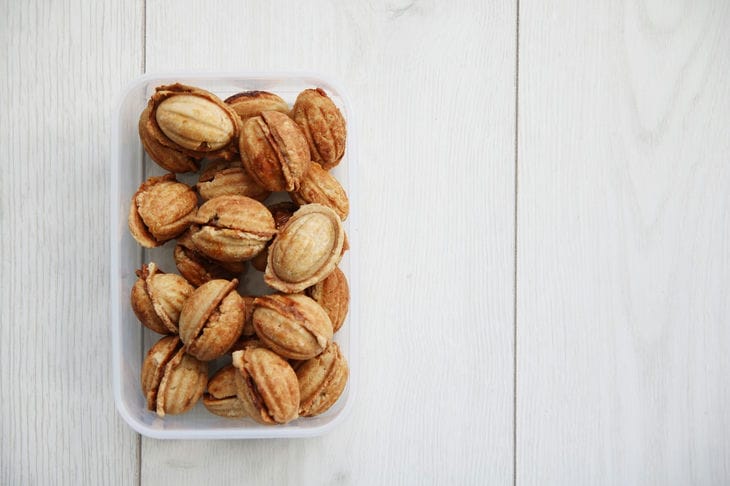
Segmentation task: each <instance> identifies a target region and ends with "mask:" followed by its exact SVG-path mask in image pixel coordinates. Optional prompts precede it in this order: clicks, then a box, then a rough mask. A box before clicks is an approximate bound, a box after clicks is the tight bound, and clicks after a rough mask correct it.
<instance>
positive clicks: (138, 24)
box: [0, 1, 143, 485]
mask: <svg viewBox="0 0 730 486" xmlns="http://www.w3.org/2000/svg"><path fill="white" fill-rule="evenodd" d="M142 14H143V4H142V3H141V2H138V1H130V2H93V3H89V2H81V1H61V2H11V1H2V2H0V70H1V72H0V74H1V75H0V98H1V99H2V100H3V108H2V110H0V159H1V160H2V161H3V164H4V169H5V170H4V172H3V176H2V177H1V178H0V226H2V239H1V240H0V266H1V268H2V274H3V286H2V292H1V293H0V299H1V300H0V302H1V305H0V348H1V350H2V352H0V389H2V390H3V392H2V393H3V398H2V400H0V435H2V442H1V444H0V484H7V485H10V484H74V485H75V484H132V483H135V482H136V481H137V480H138V458H137V454H138V441H137V436H136V434H134V433H133V432H132V430H131V429H129V428H128V427H127V426H126V425H125V424H124V423H123V422H122V421H121V419H120V418H119V417H118V416H117V413H116V411H115V409H114V400H113V398H112V388H111V384H110V369H109V367H110V360H109V359H108V354H109V351H110V348H111V346H110V330H109V324H108V315H109V305H108V304H107V302H108V295H109V287H108V282H109V257H108V241H109V238H108V233H107V227H106V225H107V220H108V217H107V216H108V210H109V206H108V194H107V191H108V179H109V169H108V168H109V158H110V154H109V140H110V115H111V112H112V108H113V101H114V98H115V96H116V95H117V94H118V92H119V91H120V89H121V88H122V87H123V86H124V84H125V83H126V82H128V81H129V80H131V79H132V78H133V77H135V76H137V75H138V74H139V73H140V72H141V67H142V56H141V53H142Z"/></svg>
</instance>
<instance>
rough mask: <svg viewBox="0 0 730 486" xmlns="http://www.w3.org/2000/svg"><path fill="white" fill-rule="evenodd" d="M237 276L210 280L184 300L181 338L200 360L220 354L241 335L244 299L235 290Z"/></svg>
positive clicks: (209, 358)
mask: <svg viewBox="0 0 730 486" xmlns="http://www.w3.org/2000/svg"><path fill="white" fill-rule="evenodd" d="M237 286H238V280H236V279H233V280H231V281H230V282H229V281H228V280H211V281H210V282H207V283H205V284H203V285H201V286H200V287H198V288H197V289H195V291H194V292H193V293H192V295H190V297H188V298H187V299H186V300H185V302H184V303H183V306H182V310H181V311H180V321H179V328H180V338H181V339H182V341H183V343H185V350H186V351H187V352H188V353H189V354H191V355H192V356H195V357H196V358H198V359H199V360H201V361H211V360H214V359H216V358H220V357H221V356H223V355H224V354H226V352H227V351H228V350H229V349H230V347H231V346H232V345H233V343H235V342H236V340H237V339H238V338H239V337H240V336H241V331H242V329H243V321H244V317H245V309H244V302H243V299H241V296H240V295H238V292H236V287H237Z"/></svg>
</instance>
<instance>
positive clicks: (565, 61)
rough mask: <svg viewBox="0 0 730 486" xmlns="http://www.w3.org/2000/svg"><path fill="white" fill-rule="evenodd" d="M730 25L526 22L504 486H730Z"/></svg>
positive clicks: (713, 18)
mask: <svg viewBox="0 0 730 486" xmlns="http://www.w3.org/2000/svg"><path fill="white" fill-rule="evenodd" d="M729 7H730V5H728V3H727V2H722V1H709V0H708V1H701V2H656V1H627V2H621V3H618V2H608V1H606V2H590V3H587V2H579V1H564V2H558V1H551V2H521V8H520V48H519V57H520V71H519V72H520V77H519V79H520V81H519V110H518V119H519V146H518V147H519V169H518V170H519V173H518V178H519V191H518V205H517V207H518V211H517V213H518V242H517V249H518V254H517V265H518V272H517V289H518V291H517V304H518V307H517V363H518V365H517V383H518V384H517V400H518V403H517V413H516V416H517V419H516V420H517V471H516V476H517V484H541V485H548V484H555V485H564V484H615V485H631V484H662V485H667V484H677V485H685V484H694V485H719V484H728V483H730V439H728V438H729V437H730V415H728V410H729V409H730V385H729V382H728V376H729V375H730V357H729V356H730V354H729V353H728V344H730V331H728V322H729V321H730V314H729V313H728V304H727V302H728V295H729V294H730V258H728V255H730V211H728V208H730V195H729V194H730V193H729V192H728V187H730V165H728V154H730V136H728V113H730V84H729V83H728V78H729V76H730V57H728V55H727V54H728V52H730V31H728V25H730V9H729Z"/></svg>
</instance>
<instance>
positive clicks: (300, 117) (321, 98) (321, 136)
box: [291, 88, 347, 170]
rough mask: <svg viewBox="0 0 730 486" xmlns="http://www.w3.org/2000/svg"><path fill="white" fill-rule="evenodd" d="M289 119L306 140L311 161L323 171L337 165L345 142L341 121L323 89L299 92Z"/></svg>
mask: <svg viewBox="0 0 730 486" xmlns="http://www.w3.org/2000/svg"><path fill="white" fill-rule="evenodd" d="M291 117H292V118H293V119H294V121H295V122H297V124H298V125H299V126H300V127H302V130H303V131H304V135H305V136H306V137H307V142H308V143H309V151H310V153H311V154H312V161H313V162H316V163H318V164H320V165H321V166H322V167H323V168H324V169H326V170H329V169H331V168H333V167H335V166H336V165H337V164H339V163H340V160H342V156H343V155H344V154H345V144H346V141H347V127H346V125H345V118H344V117H343V116H342V113H340V110H339V108H337V106H336V105H335V104H334V102H333V101H332V100H331V99H330V97H329V96H327V93H326V92H325V91H324V90H323V89H320V88H317V89H306V90H304V91H302V92H301V93H299V96H297V100H296V102H295V103H294V107H293V108H292V111H291Z"/></svg>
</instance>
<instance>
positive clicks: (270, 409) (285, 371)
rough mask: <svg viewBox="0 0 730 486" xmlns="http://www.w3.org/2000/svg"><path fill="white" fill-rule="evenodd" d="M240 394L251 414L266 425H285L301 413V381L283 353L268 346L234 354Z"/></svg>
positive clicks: (251, 348)
mask: <svg viewBox="0 0 730 486" xmlns="http://www.w3.org/2000/svg"><path fill="white" fill-rule="evenodd" d="M233 366H234V367H235V368H236V371H238V373H236V394H237V396H238V398H239V399H240V400H241V402H242V403H243V406H244V408H245V409H246V412H247V414H248V415H249V416H250V417H251V418H253V419H254V420H255V421H257V422H259V423H262V424H266V425H273V424H285V423H287V422H290V421H292V420H294V419H295V418H297V417H298V415H299V382H298V381H297V375H296V373H294V370H293V369H292V367H291V366H290V365H289V363H287V362H286V360H284V359H283V358H282V357H281V356H279V355H278V354H276V353H274V352H273V351H270V350H268V349H266V348H257V347H249V348H246V349H244V350H242V351H235V352H234V353H233Z"/></svg>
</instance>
